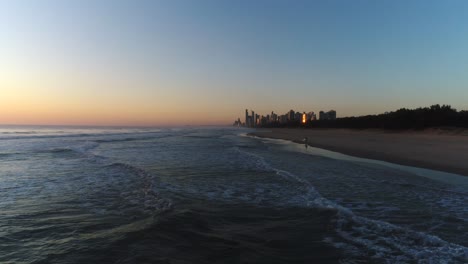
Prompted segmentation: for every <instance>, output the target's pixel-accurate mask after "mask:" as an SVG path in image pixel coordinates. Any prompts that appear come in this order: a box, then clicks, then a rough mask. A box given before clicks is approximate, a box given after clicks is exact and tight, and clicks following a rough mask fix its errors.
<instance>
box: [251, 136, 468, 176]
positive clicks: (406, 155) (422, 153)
mask: <svg viewBox="0 0 468 264" xmlns="http://www.w3.org/2000/svg"><path fill="white" fill-rule="evenodd" d="M248 135H251V136H256V137H260V138H272V139H283V140H289V141H292V142H295V143H298V144H304V141H303V139H304V138H305V137H307V138H308V145H309V146H311V147H316V148H321V149H326V150H330V151H334V152H338V153H342V154H346V155H350V156H355V157H359V158H366V159H373V160H381V161H386V162H390V163H395V164H399V165H404V166H411V167H419V168H425V169H431V170H437V171H442V172H448V173H454V174H459V175H462V176H468V162H467V160H466V156H467V155H468V136H466V135H465V134H462V135H460V134H438V133H434V132H433V131H417V132H413V131H402V132H387V131H383V130H351V129H300V128H292V129H291V128H270V129H258V130H257V131H255V132H250V133H248Z"/></svg>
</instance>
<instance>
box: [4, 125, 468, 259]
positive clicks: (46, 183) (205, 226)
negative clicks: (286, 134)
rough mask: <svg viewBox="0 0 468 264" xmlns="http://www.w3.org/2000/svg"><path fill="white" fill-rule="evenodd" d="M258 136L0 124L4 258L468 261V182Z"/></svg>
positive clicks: (185, 130) (240, 132)
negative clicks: (452, 180)
mask: <svg viewBox="0 0 468 264" xmlns="http://www.w3.org/2000/svg"><path fill="white" fill-rule="evenodd" d="M249 132H251V130H248V129H243V128H222V127H220V128H211V127H210V128H207V127H205V128H172V129H170V128H161V129H156V128H93V127H82V128H78V127H15V126H2V127H0V263H467V262H468V190H467V189H466V188H465V187H466V186H468V177H463V176H457V175H450V177H451V178H452V179H455V181H456V183H451V182H450V181H446V180H444V179H447V178H448V177H449V176H447V177H445V176H444V174H443V173H439V172H435V171H429V170H418V169H416V168H411V167H401V166H396V165H395V166H393V165H391V164H386V163H380V162H373V161H369V160H364V159H354V158H352V157H349V156H345V155H340V154H337V153H332V152H327V151H324V150H320V149H315V148H311V147H309V148H307V149H306V148H305V147H304V146H303V145H300V144H295V143H291V142H286V141H281V140H271V139H260V138H255V137H250V136H247V133H249ZM441 158H443V157H441ZM438 175H439V176H438Z"/></svg>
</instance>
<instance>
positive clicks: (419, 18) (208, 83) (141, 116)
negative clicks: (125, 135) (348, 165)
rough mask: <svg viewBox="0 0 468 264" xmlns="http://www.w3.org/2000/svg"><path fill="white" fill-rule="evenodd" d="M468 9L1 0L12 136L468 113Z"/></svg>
mask: <svg viewBox="0 0 468 264" xmlns="http://www.w3.org/2000/svg"><path fill="white" fill-rule="evenodd" d="M466 14H468V1H457V0H450V1H443V0H440V1H431V0H424V1H414V0H401V1H399V0H392V1H390V0H368V1H364V0H352V1H347V0H342V1H334V0H326V1H325V0H323V1H319V0H316V1H314V0H310V1H299V0H296V1H289V0H284V1H276V0H256V1H253V0H236V1H223V0H197V1H192V0H185V1H182V0H167V1H163V0H154V1H144V0H141V1H130V0H129V1H121V0H108V1H107V0H100V1H94V0H81V1H67V0H55V1H52V0H31V1H26V0H17V1H10V0H0V124H41V125H128V126H176V125H221V124H230V123H232V122H233V120H234V119H237V117H241V118H242V117H243V115H244V110H245V109H246V108H248V109H253V110H255V111H256V112H257V113H260V114H262V113H264V114H267V113H270V112H271V111H275V112H276V113H280V114H281V113H285V112H286V111H288V110H289V109H294V110H296V111H300V112H303V111H306V112H309V111H314V112H318V111H320V110H330V109H334V110H336V111H337V115H338V116H339V117H343V116H352V115H365V114H378V113H383V112H385V111H392V110H396V109H398V108H402V107H406V108H415V107H421V106H429V105H432V104H437V103H438V104H450V105H452V107H455V108H457V109H459V110H462V109H468V74H467V73H468V16H467V15H466Z"/></svg>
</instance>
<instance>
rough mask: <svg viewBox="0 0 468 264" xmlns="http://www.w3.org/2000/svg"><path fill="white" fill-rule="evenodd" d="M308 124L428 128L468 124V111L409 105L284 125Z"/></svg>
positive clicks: (307, 125) (465, 125) (340, 126)
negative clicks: (366, 113) (376, 111)
mask: <svg viewBox="0 0 468 264" xmlns="http://www.w3.org/2000/svg"><path fill="white" fill-rule="evenodd" d="M299 126H305V127H310V128H314V127H317V128H355V129H367V128H378V129H390V130H398V129H424V128H430V127H464V128H468V111H459V112H458V111H457V110H456V109H454V108H452V107H451V106H450V105H442V106H440V105H438V104H437V105H432V106H430V107H424V108H416V109H407V108H401V109H399V110H396V111H394V112H387V113H384V114H379V115H366V116H359V117H354V116H353V117H342V118H337V119H336V120H317V121H311V122H308V123H307V124H305V125H303V124H287V125H283V127H299Z"/></svg>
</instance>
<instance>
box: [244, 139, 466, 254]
mask: <svg viewBox="0 0 468 264" xmlns="http://www.w3.org/2000/svg"><path fill="white" fill-rule="evenodd" d="M236 151H238V152H240V153H243V154H244V155H247V156H248V157H249V160H252V159H254V164H255V165H254V166H255V167H256V168H258V169H263V170H267V171H274V172H275V173H276V174H277V175H279V176H281V177H284V178H286V179H291V180H294V181H297V182H299V183H300V184H301V185H302V186H303V187H304V188H303V191H304V194H303V195H304V196H305V198H306V199H304V201H305V203H303V204H302V206H308V207H314V208H328V209H334V210H336V211H337V217H338V218H337V220H336V223H335V229H336V232H337V234H338V235H339V237H340V238H341V239H343V240H344V241H346V242H347V243H343V242H339V241H334V239H332V238H327V241H328V242H332V243H333V244H334V245H335V246H337V247H340V248H344V249H346V250H348V251H349V252H350V253H353V254H354V255H356V256H359V255H362V252H366V254H367V255H369V256H370V257H373V258H376V259H378V260H385V261H386V262H387V263H406V262H412V261H417V262H418V263H466V262H467V261H468V248H466V247H463V246H461V245H457V244H453V243H450V242H447V241H444V240H442V239H440V238H439V237H437V236H433V235H429V234H425V233H422V232H417V231H413V230H410V229H407V228H403V227H400V226H396V225H393V224H390V223H387V222H384V221H379V220H373V219H369V218H366V217H361V216H358V215H356V214H354V212H352V210H350V209H348V208H345V207H343V206H340V205H338V204H336V203H334V202H332V201H330V200H328V199H326V198H324V197H322V196H321V195H320V194H319V193H318V192H317V191H316V190H315V188H314V187H313V186H312V184H311V183H310V182H309V181H307V180H305V179H303V178H301V177H299V176H297V175H295V174H293V173H290V172H288V171H284V170H280V169H277V168H274V167H272V166H271V165H270V164H269V163H267V162H266V161H265V159H264V158H263V157H261V156H259V155H256V154H253V153H249V152H246V151H242V150H239V148H236Z"/></svg>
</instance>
